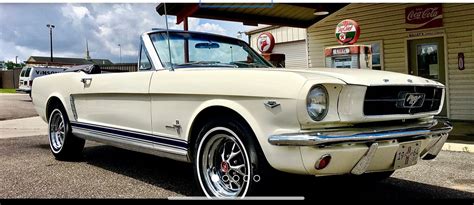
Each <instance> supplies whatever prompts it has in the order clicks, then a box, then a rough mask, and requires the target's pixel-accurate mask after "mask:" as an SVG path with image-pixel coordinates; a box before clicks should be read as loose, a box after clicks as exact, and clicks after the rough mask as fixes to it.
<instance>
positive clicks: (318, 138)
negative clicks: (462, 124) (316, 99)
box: [268, 119, 453, 146]
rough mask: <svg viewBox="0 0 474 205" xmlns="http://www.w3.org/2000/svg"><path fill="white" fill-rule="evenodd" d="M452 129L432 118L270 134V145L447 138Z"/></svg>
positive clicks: (446, 123) (448, 125)
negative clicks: (393, 123)
mask: <svg viewBox="0 0 474 205" xmlns="http://www.w3.org/2000/svg"><path fill="white" fill-rule="evenodd" d="M452 129H453V127H452V125H451V124H450V123H449V122H447V121H442V120H436V119H433V120H431V121H428V122H417V123H410V124H404V125H398V126H386V127H370V128H357V127H353V128H342V129H326V130H320V131H313V132H307V133H304V132H302V133H288V134H279V135H271V136H270V137H269V138H268V142H269V143H270V144H272V145H278V146H315V145H318V146H325V145H330V144H338V143H356V142H357V143H364V142H375V141H380V140H391V139H399V138H420V137H431V136H432V135H442V134H445V135H447V134H448V133H449V132H450V131H451V130H452Z"/></svg>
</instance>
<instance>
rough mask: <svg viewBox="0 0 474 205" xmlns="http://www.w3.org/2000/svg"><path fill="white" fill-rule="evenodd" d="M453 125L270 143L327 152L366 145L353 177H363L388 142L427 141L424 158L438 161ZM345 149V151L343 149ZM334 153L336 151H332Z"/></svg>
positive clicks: (284, 137) (280, 138)
mask: <svg viewBox="0 0 474 205" xmlns="http://www.w3.org/2000/svg"><path fill="white" fill-rule="evenodd" d="M452 128H453V127H452V125H451V124H450V123H449V122H447V121H442V120H436V119H432V120H430V121H425V122H416V123H407V124H403V125H397V126H385V127H370V128H367V127H365V128H360V127H351V128H340V129H324V130H319V131H313V132H307V133H292V134H280V135H273V136H270V138H269V139H268V141H269V142H270V144H272V145H277V146H316V147H320V148H323V149H322V150H324V148H325V147H331V146H332V145H337V144H357V143H362V144H365V145H366V146H367V148H368V149H367V151H365V154H364V155H362V156H361V158H359V159H358V160H357V163H356V164H355V166H354V167H352V169H351V171H350V173H351V174H354V175H360V174H363V173H366V172H367V170H368V168H369V165H370V164H371V163H372V161H373V159H374V157H375V156H376V154H375V153H376V152H377V150H378V149H380V145H381V144H384V141H385V142H386V141H390V140H396V142H398V143H403V142H409V141H414V140H423V139H430V140H427V142H428V144H427V145H426V147H424V149H423V150H420V155H419V156H420V157H421V158H422V159H425V160H429V159H433V158H435V157H436V156H437V155H438V154H439V152H440V151H441V148H442V147H443V145H444V143H445V142H446V139H447V138H448V133H449V132H450V131H451V130H452ZM341 149H345V148H344V147H341ZM329 151H334V149H329Z"/></svg>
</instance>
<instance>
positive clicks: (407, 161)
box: [394, 141, 421, 169]
mask: <svg viewBox="0 0 474 205" xmlns="http://www.w3.org/2000/svg"><path fill="white" fill-rule="evenodd" d="M420 146H421V142H419V141H417V142H410V143H404V144H400V145H399V147H398V150H397V154H396V155H395V162H394V168H395V169H400V168H403V167H408V166H412V165H415V164H416V163H417V162H418V158H419V154H420Z"/></svg>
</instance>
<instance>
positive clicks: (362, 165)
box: [351, 142, 379, 175]
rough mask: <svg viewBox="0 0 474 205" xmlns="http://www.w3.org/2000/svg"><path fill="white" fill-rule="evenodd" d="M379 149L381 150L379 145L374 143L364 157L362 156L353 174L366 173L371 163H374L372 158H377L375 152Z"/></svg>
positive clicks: (353, 169) (352, 171)
mask: <svg viewBox="0 0 474 205" xmlns="http://www.w3.org/2000/svg"><path fill="white" fill-rule="evenodd" d="M377 148H379V143H377V142H375V143H372V145H370V147H369V149H368V150H367V152H366V153H365V154H364V156H362V158H360V160H359V162H357V164H356V165H355V166H354V168H352V170H351V174H355V175H361V174H363V173H365V171H367V168H368V167H369V165H370V162H371V161H372V158H374V156H375V151H377Z"/></svg>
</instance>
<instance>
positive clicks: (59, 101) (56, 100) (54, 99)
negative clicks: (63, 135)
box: [45, 93, 69, 122]
mask: <svg viewBox="0 0 474 205" xmlns="http://www.w3.org/2000/svg"><path fill="white" fill-rule="evenodd" d="M55 105H61V106H63V108H64V109H65V110H66V113H67V109H66V103H65V100H64V98H63V97H62V96H61V95H60V94H57V93H55V94H51V95H50V96H49V97H48V100H47V101H46V106H45V119H46V122H48V121H49V117H50V115H51V112H52V111H53V108H54V106H55ZM68 116H69V115H68Z"/></svg>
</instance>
